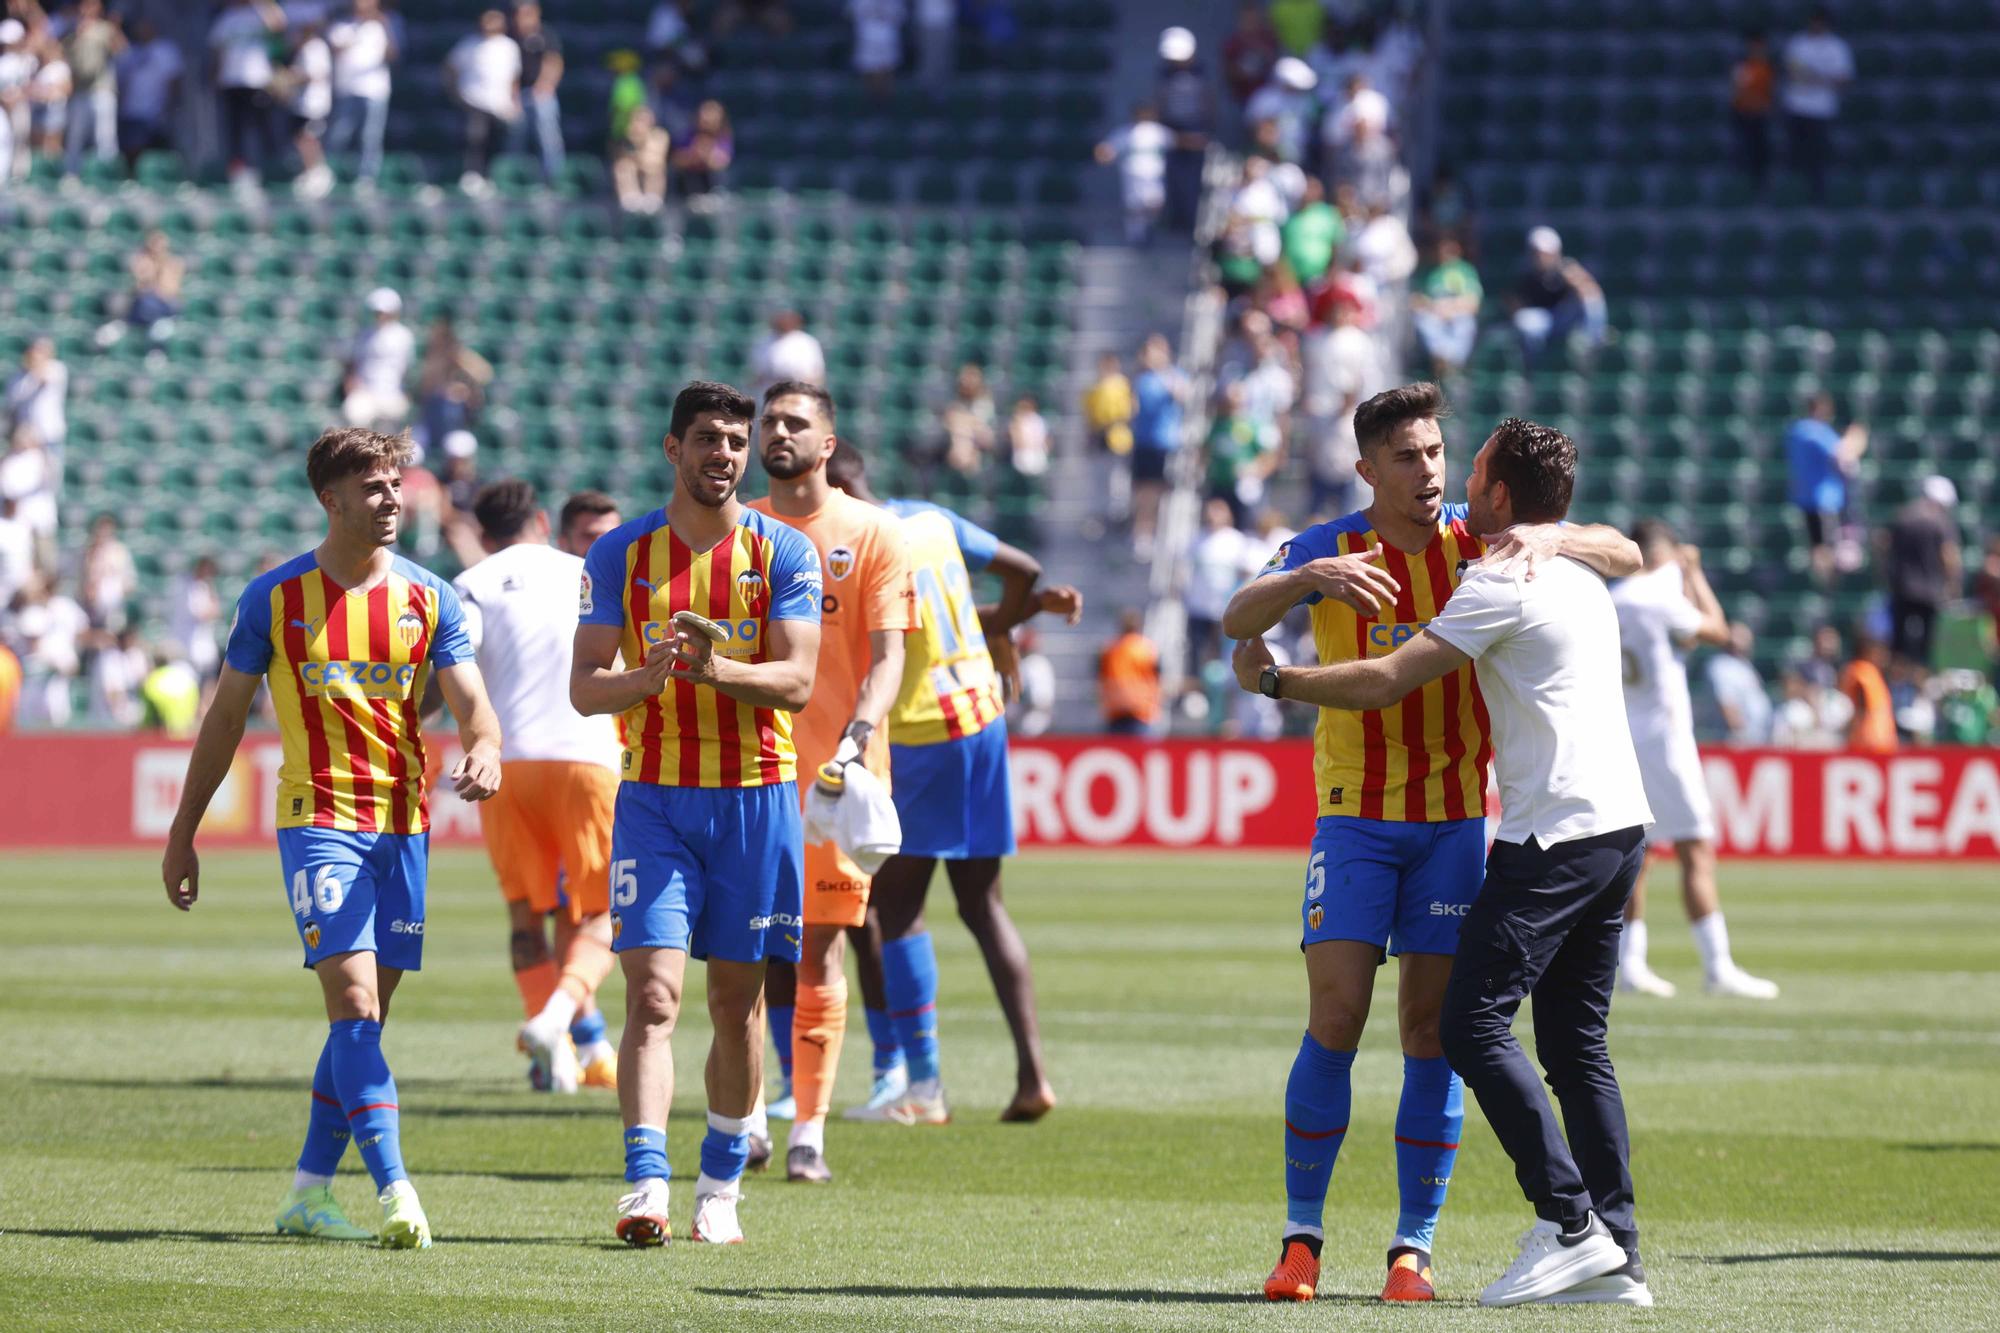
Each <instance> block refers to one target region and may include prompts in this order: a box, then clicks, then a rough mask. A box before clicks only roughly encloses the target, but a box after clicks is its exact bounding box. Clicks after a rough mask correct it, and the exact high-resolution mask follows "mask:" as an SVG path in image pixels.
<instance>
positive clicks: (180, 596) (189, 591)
mask: <svg viewBox="0 0 2000 1333" xmlns="http://www.w3.org/2000/svg"><path fill="white" fill-rule="evenodd" d="M221 620H222V602H221V599H220V598H218V597H217V596H216V595H215V586H214V585H213V584H210V583H205V582H203V581H202V580H200V579H196V578H184V579H182V580H181V582H180V586H179V587H177V588H175V589H174V601H173V609H172V612H171V614H170V619H169V622H168V625H169V628H168V634H169V635H170V637H171V638H172V640H173V643H174V646H175V647H177V648H179V649H180V650H181V656H182V657H184V658H186V659H187V663H188V665H189V666H191V667H193V668H194V669H195V670H196V671H198V672H201V673H202V674H203V675H206V674H207V673H208V672H209V671H210V670H211V669H213V668H214V666H215V664H216V662H217V661H218V660H219V659H220V656H221V653H220V651H219V650H218V649H217V647H216V643H215V627H216V626H217V625H218V624H219V623H221Z"/></svg>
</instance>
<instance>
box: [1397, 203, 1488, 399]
mask: <svg viewBox="0 0 2000 1333" xmlns="http://www.w3.org/2000/svg"><path fill="white" fill-rule="evenodd" d="M1485 295H1486V293H1485V289H1484V288H1482V287H1481V286H1480V285H1479V271H1478V270H1477V269H1475V268H1473V267H1472V265H1471V264H1468V263H1467V262H1466V261H1465V251H1464V248H1463V247H1462V246H1461V245H1460V244H1459V243H1458V238H1457V237H1455V236H1446V237H1443V238H1441V239H1440V240H1439V241H1438V262H1437V265H1436V267H1434V268H1432V269H1431V271H1430V272H1428V273H1426V274H1425V275H1424V276H1423V280H1422V281H1421V282H1420V283H1419V284H1418V290H1416V291H1415V292H1412V293H1411V294H1410V311H1411V315H1410V318H1411V322H1412V323H1414V324H1415V325H1416V329H1417V339H1418V341H1419V342H1421V343H1423V345H1424V352H1425V354H1426V355H1428V356H1429V357H1430V359H1431V365H1432V368H1433V374H1434V376H1435V377H1436V378H1438V379H1443V378H1445V377H1446V376H1447V375H1451V374H1455V373H1457V372H1458V371H1460V370H1463V369H1464V368H1465V363H1466V362H1468V361H1470V360H1471V359H1472V344H1473V340H1474V339H1476V338H1477V337H1478V336H1479V303H1480V302H1481V301H1482V300H1484V299H1485Z"/></svg>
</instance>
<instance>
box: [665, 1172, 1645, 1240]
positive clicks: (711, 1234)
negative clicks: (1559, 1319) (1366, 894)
mask: <svg viewBox="0 0 2000 1333" xmlns="http://www.w3.org/2000/svg"><path fill="white" fill-rule="evenodd" d="M742 1197H743V1191H742V1190H741V1189H740V1188H739V1187H738V1186H737V1185H736V1183H735V1182H733V1181H732V1182H731V1183H730V1184H729V1186H728V1187H727V1188H725V1189H723V1190H721V1191H720V1192H718V1193H715V1194H701V1195H697V1196H695V1201H694V1238H695V1239H696V1240H698V1241H705V1242H706V1243H708V1244H710V1245H741V1244H742V1243H743V1226H742V1224H741V1223H740V1222H738V1221H737V1220H736V1204H737V1201H738V1200H740V1199H741V1198H742ZM1619 1253H1620V1254H1623V1253H1624V1251H1622V1250H1621V1251H1619Z"/></svg>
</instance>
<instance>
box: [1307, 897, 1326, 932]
mask: <svg viewBox="0 0 2000 1333" xmlns="http://www.w3.org/2000/svg"><path fill="white" fill-rule="evenodd" d="M1324 920H1326V908H1324V907H1322V906H1320V905H1319V904H1318V903H1314V904H1313V905H1312V907H1311V908H1310V909H1309V910H1308V911H1307V912H1306V926H1307V928H1308V929H1311V930H1318V929H1319V926H1320V922H1322V921H1324Z"/></svg>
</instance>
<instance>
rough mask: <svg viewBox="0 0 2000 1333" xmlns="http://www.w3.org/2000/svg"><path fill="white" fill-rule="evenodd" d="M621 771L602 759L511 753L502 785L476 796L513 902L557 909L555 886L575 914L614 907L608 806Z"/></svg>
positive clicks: (489, 848) (503, 888)
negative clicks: (584, 760)
mask: <svg viewBox="0 0 2000 1333" xmlns="http://www.w3.org/2000/svg"><path fill="white" fill-rule="evenodd" d="M617 800H618V775H617V774H616V773H614V772H612V771H611V770H610V769H608V768H605V767H604V766H603V765H601V764H583V763H576V762H573V761H569V760H557V759H510V760H507V761H506V762H504V763H502V764H501V765H500V790H499V791H498V792H497V793H495V794H494V796H493V798H492V799H491V800H488V801H481V802H480V803H479V827H480V831H481V832H482V833H484V834H485V835H486V852H487V855H488V856H490V857H491V858H492V859H493V871H494V873H495V874H497V875H498V876H499V877H500V894H501V896H502V897H504V898H505V899H506V900H507V901H508V902H510V903H513V902H524V901H525V902H526V903H527V904H528V905H529V906H530V907H531V908H533V909H534V910H535V911H537V912H553V911H555V910H556V906H557V899H556V893H557V888H558V886H560V887H561V890H562V892H563V894H564V895H565V896H566V897H567V898H568V899H569V916H570V920H572V921H577V920H581V919H582V918H584V917H586V916H597V915H600V914H602V913H604V912H608V911H610V910H611V894H610V887H609V884H608V882H607V876H608V873H609V869H610V863H611V812H612V808H613V807H614V806H615V805H616V803H617Z"/></svg>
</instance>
